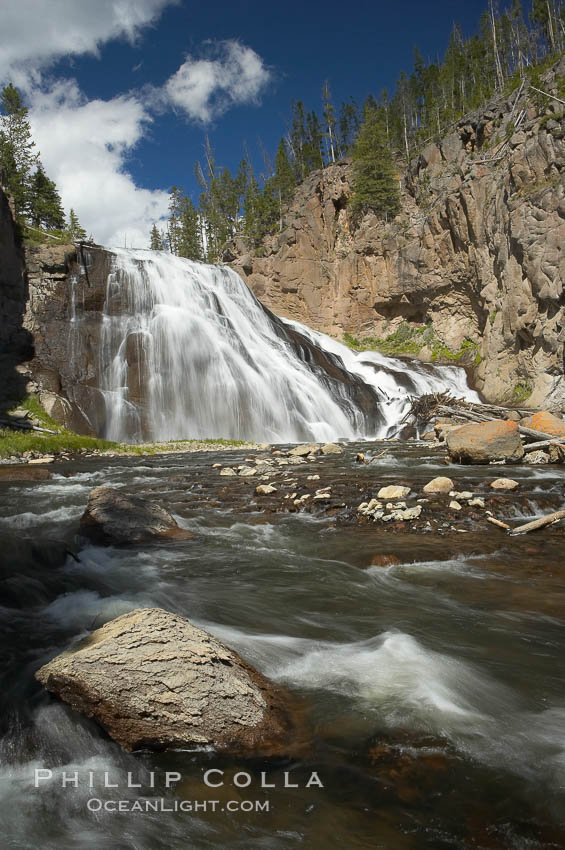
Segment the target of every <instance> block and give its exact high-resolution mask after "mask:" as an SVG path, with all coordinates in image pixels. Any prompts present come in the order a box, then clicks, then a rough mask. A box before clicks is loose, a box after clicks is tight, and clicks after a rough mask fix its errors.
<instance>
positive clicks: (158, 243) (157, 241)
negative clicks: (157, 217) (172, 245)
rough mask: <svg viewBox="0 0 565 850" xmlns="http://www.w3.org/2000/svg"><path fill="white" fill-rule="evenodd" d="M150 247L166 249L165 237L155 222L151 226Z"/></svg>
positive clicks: (159, 249) (152, 248) (157, 249)
mask: <svg viewBox="0 0 565 850" xmlns="http://www.w3.org/2000/svg"><path fill="white" fill-rule="evenodd" d="M149 247H150V248H151V250H152V251H164V250H165V247H166V246H165V237H164V235H163V233H162V232H161V231H160V230H159V228H158V227H157V225H156V224H154V225H153V227H152V228H151V241H150V245H149Z"/></svg>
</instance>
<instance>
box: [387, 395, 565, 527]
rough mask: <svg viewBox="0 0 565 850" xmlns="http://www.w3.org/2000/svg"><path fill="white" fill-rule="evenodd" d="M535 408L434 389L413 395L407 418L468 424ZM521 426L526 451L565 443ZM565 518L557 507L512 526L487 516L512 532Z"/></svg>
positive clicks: (422, 422)
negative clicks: (479, 400)
mask: <svg viewBox="0 0 565 850" xmlns="http://www.w3.org/2000/svg"><path fill="white" fill-rule="evenodd" d="M534 412H535V411H532V410H527V409H519V408H507V407H501V406H499V405H496V404H476V403H474V402H469V401H465V399H462V398H454V397H453V396H451V395H450V394H449V393H448V392H444V393H430V394H428V395H424V396H420V398H415V399H413V400H412V405H411V407H410V410H409V411H408V413H407V414H406V416H405V418H404V421H406V420H407V419H409V418H412V419H413V421H415V422H416V424H418V425H425V424H427V423H428V422H430V421H431V420H432V419H435V418H436V417H438V416H440V417H448V418H449V419H451V420H453V421H454V422H461V424H462V425H465V424H466V423H468V422H488V421H489V420H491V419H508V418H512V419H514V420H516V419H517V418H518V417H517V416H516V414H518V415H519V418H520V419H523V418H525V417H526V416H528V415H530V414H532V413H534ZM511 414H512V415H511ZM518 430H519V432H520V435H521V436H522V437H523V439H524V443H525V445H524V452H525V453H528V452H533V451H537V450H538V449H547V448H549V446H550V444H552V443H553V444H554V445H555V444H558V445H565V439H562V438H559V437H555V436H552V435H551V434H544V433H542V432H541V431H534V430H533V429H532V428H525V427H524V426H523V425H518ZM540 437H543V439H542V440H540ZM562 519H565V510H560V511H555V512H554V513H551V514H547V515H546V516H544V517H540V518H539V519H535V520H532V521H531V522H527V523H525V524H523V525H519V526H517V527H516V528H512V527H511V526H510V525H508V524H507V523H505V522H502V521H501V520H499V519H496V518H495V517H492V516H489V517H487V521H488V522H490V523H492V525H496V526H497V527H498V528H503V529H504V530H505V531H507V532H508V534H510V535H511V536H515V535H519V534H528V533H529V532H530V531H537V530H538V529H540V528H545V527H547V526H549V525H553V524H554V523H558V522H560V521H561V520H562Z"/></svg>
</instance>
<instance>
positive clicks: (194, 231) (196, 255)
mask: <svg viewBox="0 0 565 850" xmlns="http://www.w3.org/2000/svg"><path fill="white" fill-rule="evenodd" d="M169 212H170V218H169V223H168V232H169V240H168V241H169V250H170V251H171V253H172V254H176V256H177V257H186V259H188V260H202V257H203V248H202V238H201V234H200V219H199V217H198V212H197V210H196V207H195V206H194V204H193V203H192V201H191V199H190V198H188V197H187V196H186V195H185V194H184V192H183V190H182V188H177V187H176V186H173V187H172V189H171V199H170V202H169ZM155 230H157V228H156V227H155ZM159 235H160V234H159V231H157V238H158V237H159ZM152 241H153V234H152ZM156 241H157V240H156ZM163 241H164V240H162V238H161V243H160V244H163ZM163 247H164V246H163ZM158 250H162V248H160V249H158Z"/></svg>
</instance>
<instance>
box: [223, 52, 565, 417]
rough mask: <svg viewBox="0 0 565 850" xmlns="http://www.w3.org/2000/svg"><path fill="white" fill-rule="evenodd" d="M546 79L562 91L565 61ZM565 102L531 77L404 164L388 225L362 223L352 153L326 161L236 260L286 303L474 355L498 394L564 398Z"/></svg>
mask: <svg viewBox="0 0 565 850" xmlns="http://www.w3.org/2000/svg"><path fill="white" fill-rule="evenodd" d="M542 80H543V86H542V87H543V89H544V91H547V92H549V93H550V94H553V95H555V96H560V97H561V98H563V97H564V95H563V89H564V88H565V86H564V82H565V59H562V61H561V63H560V64H559V65H557V66H556V67H554V68H553V69H551V70H550V71H548V72H547V73H546V74H545V75H544V76H543V78H542ZM518 94H519V96H518ZM564 109H565V107H564V105H563V104H562V103H560V102H559V101H558V100H553V99H547V98H541V97H538V96H537V95H536V93H535V92H533V91H532V90H530V89H528V88H527V87H524V89H523V90H522V91H521V92H519V93H518V92H517V91H515V92H513V93H511V94H510V95H508V96H507V97H505V96H499V97H497V98H494V99H493V100H492V102H491V103H489V104H488V107H487V108H485V109H483V110H481V111H479V112H476V113H474V114H472V115H469V116H466V118H465V119H464V120H462V121H460V122H459V123H458V124H456V125H454V126H453V127H452V128H451V129H450V132H448V133H447V134H446V135H444V136H443V137H442V138H441V139H439V140H434V141H430V142H429V143H428V144H427V145H426V146H425V147H424V148H423V150H422V151H421V153H420V154H419V156H417V157H415V158H414V159H413V161H412V162H411V163H410V165H409V168H408V169H407V171H406V173H404V174H402V175H399V179H400V180H401V186H402V212H401V213H400V215H399V216H398V217H397V218H396V219H395V220H394V221H392V222H389V223H388V224H387V223H385V222H383V221H379V220H378V219H377V218H376V217H375V216H373V215H367V216H366V217H365V218H364V219H363V220H362V222H361V223H360V224H359V225H358V226H357V227H354V226H353V225H352V222H351V218H350V214H349V211H348V200H349V198H350V195H351V177H352V167H351V163H348V162H342V163H338V164H335V165H332V166H329V167H328V168H326V169H325V170H323V171H321V172H315V173H313V174H311V175H310V176H309V177H308V178H307V180H306V181H305V182H304V183H303V184H302V185H301V186H300V187H299V188H298V190H297V191H296V194H295V198H294V201H293V203H292V205H291V207H290V209H289V211H288V213H287V215H286V216H285V218H284V223H283V227H282V230H281V232H280V233H277V234H276V235H272V236H269V237H267V238H266V239H265V240H264V243H263V245H261V246H260V248H259V249H258V250H256V251H251V250H249V249H248V246H246V244H245V242H244V241H243V240H238V241H237V242H236V244H235V246H234V248H233V250H232V251H231V253H228V254H227V256H226V259H227V260H230V261H233V267H234V268H235V269H236V270H237V271H239V272H240V274H241V275H242V276H243V277H244V279H245V280H246V281H247V283H248V285H249V286H250V287H251V289H252V290H253V292H254V293H255V294H256V295H257V297H258V298H260V299H261V300H262V301H263V302H264V303H265V304H266V305H267V306H268V307H270V308H271V309H272V310H273V311H274V312H275V313H277V314H279V315H282V316H286V317H290V318H293V319H297V320H299V321H301V322H304V323H305V324H307V325H309V326H311V327H313V328H315V329H317V330H321V331H323V332H325V333H328V334H330V335H333V336H336V337H338V338H342V337H343V335H344V334H345V333H350V334H352V335H354V336H355V337H359V338H364V337H377V338H379V339H380V340H385V339H387V337H388V338H389V339H390V336H391V334H393V333H394V332H395V331H396V335H395V337H393V339H397V340H398V344H397V346H396V348H397V351H398V353H400V354H402V353H406V354H409V355H411V356H418V357H420V358H421V359H424V360H426V359H428V360H430V359H434V360H437V362H459V363H462V364H465V365H466V366H467V367H468V369H469V371H470V374H471V379H472V381H473V383H474V385H475V386H476V388H477V389H479V390H480V391H481V392H482V393H483V395H484V396H485V398H486V399H487V400H488V401H491V402H501V403H509V404H512V403H520V402H521V403H527V404H528V405H529V406H532V407H535V406H549V407H552V408H554V409H560V410H563V409H565V387H564V381H563V367H564V360H563V357H564V355H563V346H564V338H565V310H564V308H565V302H564V295H563V280H564V277H565V258H564V255H563V247H564V245H565V172H564V169H565V141H564V137H565V121H564ZM399 331H400V332H399ZM403 342H404V348H403Z"/></svg>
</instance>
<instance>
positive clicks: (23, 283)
mask: <svg viewBox="0 0 565 850" xmlns="http://www.w3.org/2000/svg"><path fill="white" fill-rule="evenodd" d="M26 301H27V280H26V274H25V261H24V254H23V250H22V248H21V244H20V239H19V234H18V230H17V227H16V224H15V221H14V216H13V209H12V206H11V203H10V201H9V199H8V197H7V195H6V194H5V193H4V191H3V190H2V186H1V176H0V412H3V411H5V410H6V409H9V408H10V407H11V406H12V402H13V401H19V400H20V399H21V398H22V397H23V396H24V395H25V386H26V379H25V377H24V376H23V375H22V373H21V371H20V369H21V367H22V364H23V363H24V361H26V360H28V359H29V358H30V357H31V355H32V340H31V336H30V334H29V332H28V331H27V330H26V329H25V328H24V326H23V317H24V313H25V309H26Z"/></svg>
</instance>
